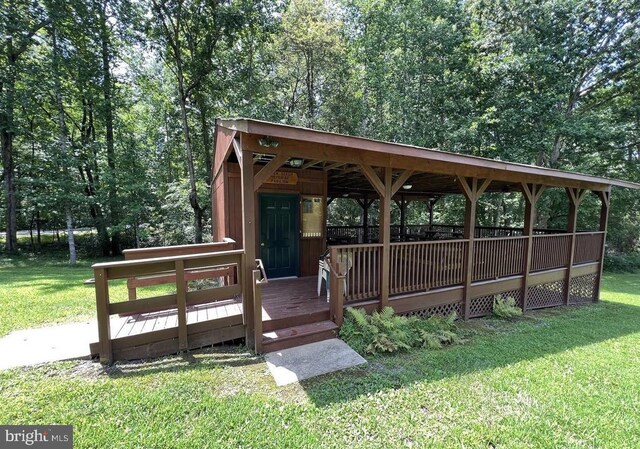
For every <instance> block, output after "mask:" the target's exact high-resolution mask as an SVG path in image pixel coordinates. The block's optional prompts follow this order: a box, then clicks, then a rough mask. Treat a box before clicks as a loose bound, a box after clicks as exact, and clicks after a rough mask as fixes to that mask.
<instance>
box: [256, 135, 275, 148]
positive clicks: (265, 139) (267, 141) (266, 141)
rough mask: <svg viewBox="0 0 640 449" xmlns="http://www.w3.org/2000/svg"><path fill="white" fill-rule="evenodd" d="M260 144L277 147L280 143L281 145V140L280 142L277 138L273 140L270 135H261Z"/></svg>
mask: <svg viewBox="0 0 640 449" xmlns="http://www.w3.org/2000/svg"><path fill="white" fill-rule="evenodd" d="M258 145H260V146H261V147H273V148H276V147H277V146H278V145H280V142H278V141H277V140H273V139H272V138H270V137H261V138H260V139H258Z"/></svg>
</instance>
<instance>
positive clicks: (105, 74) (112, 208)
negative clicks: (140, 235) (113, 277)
mask: <svg viewBox="0 0 640 449" xmlns="http://www.w3.org/2000/svg"><path fill="white" fill-rule="evenodd" d="M108 4H109V0H104V2H103V3H102V4H101V5H100V41H101V42H100V43H101V50H102V94H103V97H104V123H105V134H106V135H105V140H106V144H107V166H108V170H109V176H108V177H107V183H108V194H109V217H108V221H109V225H110V226H111V227H112V232H111V254H112V255H117V254H119V253H120V232H119V231H118V230H114V227H117V226H118V225H119V213H118V212H119V211H118V199H117V196H118V191H117V183H116V156H115V149H114V137H113V99H112V86H111V67H110V65H111V58H110V55H109V32H108V29H107V6H108Z"/></svg>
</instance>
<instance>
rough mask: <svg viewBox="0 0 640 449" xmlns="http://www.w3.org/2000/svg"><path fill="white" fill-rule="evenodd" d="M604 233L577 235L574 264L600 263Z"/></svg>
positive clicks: (582, 233)
mask: <svg viewBox="0 0 640 449" xmlns="http://www.w3.org/2000/svg"><path fill="white" fill-rule="evenodd" d="M603 238H604V232H581V233H579V234H576V244H575V252H574V255H573V263H574V265H576V264H581V263H588V262H598V261H599V260H600V256H601V255H602V239H603Z"/></svg>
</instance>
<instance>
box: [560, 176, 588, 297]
mask: <svg viewBox="0 0 640 449" xmlns="http://www.w3.org/2000/svg"><path fill="white" fill-rule="evenodd" d="M565 190H566V192H567V196H568V197H569V216H568V219H567V233H568V234H570V235H571V243H570V245H569V263H568V265H567V273H566V275H565V284H564V287H565V291H564V304H565V305H567V304H569V297H570V296H571V277H572V275H573V273H572V271H573V261H574V256H575V252H576V230H577V226H578V208H579V207H580V203H581V202H582V200H583V199H584V195H585V194H586V193H587V191H586V190H583V189H578V188H573V187H567V188H566V189H565Z"/></svg>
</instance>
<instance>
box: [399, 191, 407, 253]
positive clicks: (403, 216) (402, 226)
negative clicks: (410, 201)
mask: <svg viewBox="0 0 640 449" xmlns="http://www.w3.org/2000/svg"><path fill="white" fill-rule="evenodd" d="M406 213H407V203H406V201H405V200H404V195H400V241H401V242H403V241H404V240H405V227H406V223H405V221H406V219H407V217H406Z"/></svg>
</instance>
